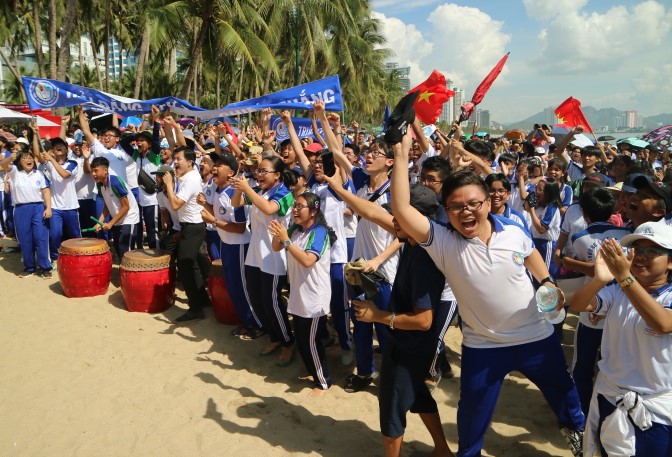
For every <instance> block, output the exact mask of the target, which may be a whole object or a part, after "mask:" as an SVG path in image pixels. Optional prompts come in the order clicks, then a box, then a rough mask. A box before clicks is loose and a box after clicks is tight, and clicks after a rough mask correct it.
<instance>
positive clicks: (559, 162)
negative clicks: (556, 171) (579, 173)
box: [546, 159, 567, 184]
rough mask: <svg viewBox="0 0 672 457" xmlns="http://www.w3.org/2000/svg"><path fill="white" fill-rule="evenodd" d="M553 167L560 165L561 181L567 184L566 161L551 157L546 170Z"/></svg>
mask: <svg viewBox="0 0 672 457" xmlns="http://www.w3.org/2000/svg"><path fill="white" fill-rule="evenodd" d="M551 167H558V168H560V170H562V173H563V175H562V179H560V182H561V183H563V184H565V183H566V182H567V170H566V169H565V162H564V160H562V159H551V160H549V161H548V162H547V163H546V171H548V169H549V168H551Z"/></svg>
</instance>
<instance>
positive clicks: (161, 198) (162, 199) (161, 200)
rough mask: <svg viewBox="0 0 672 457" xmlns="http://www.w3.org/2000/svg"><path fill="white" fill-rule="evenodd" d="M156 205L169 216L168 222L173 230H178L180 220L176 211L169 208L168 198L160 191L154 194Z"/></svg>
mask: <svg viewBox="0 0 672 457" xmlns="http://www.w3.org/2000/svg"><path fill="white" fill-rule="evenodd" d="M156 203H157V205H158V206H159V208H160V209H165V210H166V211H168V214H170V220H171V221H172V223H173V230H177V231H179V230H180V218H179V217H178V216H177V211H175V210H174V209H173V207H172V206H170V202H169V201H168V196H167V195H166V194H164V193H163V191H162V190H160V191H158V192H157V193H156Z"/></svg>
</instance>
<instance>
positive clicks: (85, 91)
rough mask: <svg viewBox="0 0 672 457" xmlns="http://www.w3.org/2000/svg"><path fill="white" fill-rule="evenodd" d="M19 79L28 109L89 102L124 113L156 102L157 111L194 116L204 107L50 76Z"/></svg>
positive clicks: (141, 110)
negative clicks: (121, 93) (140, 97)
mask: <svg viewBox="0 0 672 457" xmlns="http://www.w3.org/2000/svg"><path fill="white" fill-rule="evenodd" d="M22 79H23V88H24V89H25V90H26V97H28V106H30V109H49V108H58V107H61V106H75V105H89V106H94V107H97V108H98V109H100V110H102V111H106V112H110V113H117V114H122V115H124V116H131V115H134V114H135V115H137V114H143V113H149V112H150V111H151V110H152V105H156V106H157V107H158V108H159V109H160V110H161V111H163V110H165V109H170V110H171V111H174V112H176V113H178V114H183V115H194V116H196V115H198V113H199V112H201V111H204V110H203V108H199V107H197V106H193V105H191V104H190V103H189V102H186V101H184V100H180V99H179V98H176V97H162V98H155V99H152V100H136V99H133V98H126V97H121V96H119V95H112V94H108V93H105V92H101V91H99V90H96V89H89V88H88V87H82V86H76V85H74V84H68V83H65V82H63V81H56V80H53V79H37V78H27V77H25V76H24V77H23V78H22Z"/></svg>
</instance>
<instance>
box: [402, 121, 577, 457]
mask: <svg viewBox="0 0 672 457" xmlns="http://www.w3.org/2000/svg"><path fill="white" fill-rule="evenodd" d="M410 144H411V138H410V135H408V134H407V135H406V136H404V138H403V140H402V143H400V144H395V145H393V146H392V148H393V150H394V159H395V161H396V162H398V163H405V162H406V161H407V160H408V151H409V150H410ZM391 187H392V209H393V211H394V216H395V218H396V220H397V221H398V223H399V225H400V226H401V228H402V229H403V230H404V231H405V232H406V233H407V234H408V235H409V236H410V237H411V238H413V239H414V240H416V241H418V243H419V244H420V245H421V246H423V247H424V248H425V249H426V250H427V251H428V252H429V254H430V256H431V257H432V260H434V262H435V263H436V265H437V266H438V268H439V270H441V272H442V273H444V275H445V276H446V279H447V280H448V282H449V283H450V285H451V286H452V288H453V293H454V294H455V298H456V299H457V302H458V304H459V308H460V316H461V317H462V322H463V335H464V342H463V346H462V365H461V367H462V374H461V382H460V401H459V404H458V411H457V429H458V447H459V448H458V453H457V455H458V456H460V457H473V456H479V455H481V449H482V447H483V440H484V437H485V433H486V431H487V430H488V428H489V427H490V421H491V419H492V415H493V413H494V410H495V406H496V403H497V398H498V396H499V392H500V389H501V387H502V384H503V381H504V378H505V376H506V375H507V374H508V373H510V372H511V371H514V370H516V371H520V372H521V373H522V374H524V375H525V376H527V377H528V378H530V380H531V381H532V382H534V383H535V385H537V387H539V390H541V392H542V393H543V394H544V397H545V398H546V401H547V402H548V403H549V405H550V406H551V408H552V409H553V411H554V412H555V414H556V415H557V416H558V419H559V422H560V426H561V431H562V434H563V435H564V436H565V438H566V439H567V441H568V443H569V444H570V448H571V450H572V453H573V454H574V455H580V453H581V437H582V431H583V428H584V426H585V417H584V415H583V413H582V412H581V405H580V403H579V397H578V394H577V391H576V387H575V385H574V381H573V380H572V378H571V376H570V375H569V372H568V371H567V363H566V361H565V358H564V354H563V352H562V347H561V345H560V340H559V339H558V337H557V335H555V333H554V332H553V327H552V325H551V324H550V323H548V322H547V321H546V320H545V319H544V318H543V317H542V315H541V313H540V312H539V311H538V310H537V307H536V304H535V300H534V289H533V287H532V283H531V281H530V280H529V278H528V276H527V271H526V269H527V270H529V271H530V273H531V274H532V276H533V277H534V278H535V279H536V280H537V281H538V282H539V283H541V284H543V285H547V286H548V287H551V288H556V286H555V284H554V283H553V282H552V280H551V278H550V277H549V273H548V269H547V268H546V265H545V263H544V260H543V259H542V257H541V255H540V254H539V252H538V251H537V250H536V249H535V248H534V245H533V243H532V239H531V238H530V237H529V234H528V233H527V232H526V231H525V230H524V229H523V228H522V227H520V226H519V225H518V224H515V223H514V222H511V221H509V220H508V219H506V218H504V217H501V216H494V215H489V214H488V213H489V211H490V209H491V204H490V197H489V193H488V187H487V185H486V184H485V182H484V181H483V179H482V178H480V177H478V176H477V175H476V174H474V173H472V172H469V171H466V170H464V171H459V172H457V173H455V174H453V175H451V176H450V177H449V178H448V179H446V181H445V182H444V184H443V189H442V195H443V197H444V198H443V202H444V205H445V207H446V210H447V213H448V220H449V225H443V224H440V223H438V222H435V221H432V220H430V219H428V218H426V217H424V216H422V214H420V213H419V212H418V211H417V210H416V209H415V208H413V207H412V206H411V205H410V202H409V177H408V170H407V169H406V168H405V167H394V168H393V170H392V186H391ZM493 284H496V285H498V287H497V289H496V290H493ZM563 301H564V297H563V296H562V293H561V292H560V304H562V302H563Z"/></svg>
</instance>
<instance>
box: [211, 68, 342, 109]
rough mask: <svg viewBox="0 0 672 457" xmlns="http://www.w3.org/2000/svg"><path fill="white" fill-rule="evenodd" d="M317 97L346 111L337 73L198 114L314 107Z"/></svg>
mask: <svg viewBox="0 0 672 457" xmlns="http://www.w3.org/2000/svg"><path fill="white" fill-rule="evenodd" d="M316 100H322V101H323V102H324V104H325V107H326V109H327V111H343V97H342V95H341V83H340V81H339V79H338V75H334V76H330V77H328V78H324V79H319V80H317V81H313V82H309V83H306V84H301V85H300V86H296V87H290V88H289V89H284V90H281V91H279V92H273V93H272V94H267V95H262V96H261V97H257V98H252V99H250V100H245V101H242V102H237V103H231V104H230V105H226V106H225V107H224V108H220V109H216V110H209V111H204V112H202V113H199V114H198V116H199V117H200V118H201V119H211V118H213V117H221V116H235V115H238V114H247V113H253V112H255V111H260V110H262V109H264V108H273V109H290V110H291V109H300V110H309V109H312V108H313V103H315V101H316Z"/></svg>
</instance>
